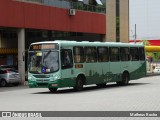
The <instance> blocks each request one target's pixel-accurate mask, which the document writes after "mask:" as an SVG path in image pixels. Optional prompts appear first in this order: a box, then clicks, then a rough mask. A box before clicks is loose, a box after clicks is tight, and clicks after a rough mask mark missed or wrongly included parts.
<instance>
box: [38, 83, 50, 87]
mask: <svg viewBox="0 0 160 120" xmlns="http://www.w3.org/2000/svg"><path fill="white" fill-rule="evenodd" d="M37 85H38V86H40V87H42V86H47V85H48V83H37Z"/></svg>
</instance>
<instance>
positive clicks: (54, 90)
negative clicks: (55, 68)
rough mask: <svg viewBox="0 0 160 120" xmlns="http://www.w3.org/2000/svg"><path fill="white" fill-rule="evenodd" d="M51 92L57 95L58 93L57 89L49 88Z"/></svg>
mask: <svg viewBox="0 0 160 120" xmlns="http://www.w3.org/2000/svg"><path fill="white" fill-rule="evenodd" d="M48 89H49V90H50V92H52V93H55V92H56V91H57V88H48Z"/></svg>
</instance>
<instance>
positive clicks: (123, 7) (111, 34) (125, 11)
mask: <svg viewBox="0 0 160 120" xmlns="http://www.w3.org/2000/svg"><path fill="white" fill-rule="evenodd" d="M119 13H120V14H119V15H120V42H123V43H128V42H129V0H120V6H119ZM103 38H104V37H103ZM105 38H106V39H103V40H104V41H107V42H116V0H106V37H105Z"/></svg>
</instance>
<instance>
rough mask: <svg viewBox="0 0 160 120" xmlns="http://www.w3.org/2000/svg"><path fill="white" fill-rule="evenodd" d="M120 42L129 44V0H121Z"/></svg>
mask: <svg viewBox="0 0 160 120" xmlns="http://www.w3.org/2000/svg"><path fill="white" fill-rule="evenodd" d="M120 42H123V43H128V42H129V0H120Z"/></svg>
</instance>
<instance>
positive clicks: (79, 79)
mask: <svg viewBox="0 0 160 120" xmlns="http://www.w3.org/2000/svg"><path fill="white" fill-rule="evenodd" d="M83 85H84V80H83V78H82V77H81V76H78V77H77V81H76V87H74V89H75V90H76V91H82V90H83Z"/></svg>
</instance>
